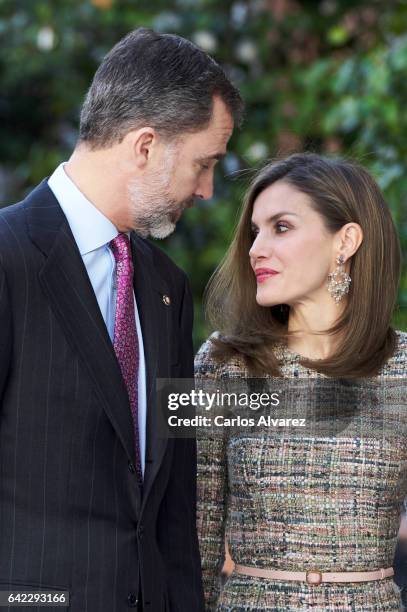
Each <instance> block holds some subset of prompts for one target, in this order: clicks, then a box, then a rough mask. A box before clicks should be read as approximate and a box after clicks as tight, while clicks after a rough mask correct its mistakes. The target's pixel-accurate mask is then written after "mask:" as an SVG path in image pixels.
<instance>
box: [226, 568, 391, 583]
mask: <svg viewBox="0 0 407 612" xmlns="http://www.w3.org/2000/svg"><path fill="white" fill-rule="evenodd" d="M234 571H235V572H236V573H237V574H243V575H246V576H254V577H255V578H268V579H269V580H298V581H301V582H306V583H307V584H312V585H315V586H318V584H321V582H368V581H369V580H383V579H384V578H390V577H391V576H393V575H394V571H393V568H392V567H388V568H387V569H378V570H373V571H371V572H320V571H319V570H314V569H313V570H308V571H307V572H290V571H287V570H269V569H262V568H260V567H249V566H247V565H235V569H234Z"/></svg>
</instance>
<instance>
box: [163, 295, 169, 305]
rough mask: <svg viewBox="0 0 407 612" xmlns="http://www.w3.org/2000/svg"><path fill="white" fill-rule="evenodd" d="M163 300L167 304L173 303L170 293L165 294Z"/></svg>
mask: <svg viewBox="0 0 407 612" xmlns="http://www.w3.org/2000/svg"><path fill="white" fill-rule="evenodd" d="M163 302H164V304H165V305H166V306H169V305H170V304H171V298H170V296H169V295H163Z"/></svg>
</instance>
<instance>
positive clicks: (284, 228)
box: [276, 223, 289, 234]
mask: <svg viewBox="0 0 407 612" xmlns="http://www.w3.org/2000/svg"><path fill="white" fill-rule="evenodd" d="M288 229H289V228H288V226H287V225H286V224H285V223H276V231H277V234H285V232H287V231H288Z"/></svg>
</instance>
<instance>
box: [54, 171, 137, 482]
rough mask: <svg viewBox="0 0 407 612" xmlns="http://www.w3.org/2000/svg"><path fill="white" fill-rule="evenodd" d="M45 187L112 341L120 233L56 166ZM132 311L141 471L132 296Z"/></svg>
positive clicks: (135, 306)
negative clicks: (59, 210)
mask: <svg viewBox="0 0 407 612" xmlns="http://www.w3.org/2000/svg"><path fill="white" fill-rule="evenodd" d="M48 186H49V188H50V189H51V190H52V192H53V193H54V195H55V197H56V199H57V200H58V202H59V204H60V206H61V208H62V210H63V212H64V214H65V216H66V218H67V220H68V223H69V226H70V228H71V231H72V234H73V237H74V238H75V242H76V244H77V245H78V249H79V251H80V254H81V256H82V259H83V263H84V264H85V268H86V271H87V273H88V275H89V279H90V282H91V284H92V287H93V290H94V292H95V295H96V299H97V302H98V304H99V308H100V311H101V313H102V316H103V319H104V321H105V323H106V327H107V330H108V332H109V336H110V339H111V340H112V342H113V335H114V320H115V314H116V288H115V283H114V280H115V275H116V261H115V258H114V256H113V253H112V251H111V250H110V248H109V242H110V241H111V240H113V238H116V236H117V235H118V234H119V232H118V230H117V228H116V227H115V226H114V225H113V223H112V222H111V221H109V219H108V218H107V217H105V215H104V214H102V213H101V212H100V210H98V209H97V208H96V207H95V206H94V205H93V204H92V203H91V202H90V201H89V200H88V199H87V198H86V197H85V196H84V195H83V193H82V192H81V191H79V189H78V187H77V186H76V185H75V183H74V182H73V181H72V180H71V179H70V178H69V176H68V175H67V174H66V172H65V170H64V164H61V165H60V166H58V168H57V169H56V170H55V172H54V173H53V174H52V176H51V177H50V178H49V180H48ZM134 310H135V316H136V328H137V336H138V344H139V353H140V359H139V371H138V426H139V438H140V439H139V445H140V456H141V457H140V458H141V469H142V472H143V474H144V469H145V451H146V418H147V404H146V365H145V359H144V348H143V336H142V333H141V326H140V318H139V314H138V310H137V303H136V298H135V297H134Z"/></svg>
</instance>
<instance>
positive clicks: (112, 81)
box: [0, 29, 242, 612]
mask: <svg viewBox="0 0 407 612" xmlns="http://www.w3.org/2000/svg"><path fill="white" fill-rule="evenodd" d="M241 110H242V103H241V99H240V96H239V94H238V92H237V91H236V89H235V88H234V87H233V86H232V85H231V83H230V82H229V81H228V79H227V78H226V76H225V74H224V73H223V71H222V70H221V69H220V67H219V66H218V65H217V64H216V63H215V62H214V61H213V60H212V59H211V58H210V57H208V56H207V55H206V54H205V53H204V52H203V51H201V50H199V49H198V48H197V47H195V46H194V45H192V44H191V43H190V42H188V41H186V40H184V39H182V38H180V37H178V36H173V35H166V34H157V33H154V32H152V31H150V30H146V29H138V30H136V31H134V32H132V33H130V34H129V35H128V36H126V37H125V38H124V39H123V40H121V41H120V42H119V43H118V44H117V45H116V46H115V47H114V48H113V49H112V50H111V52H110V53H109V54H108V55H107V56H106V57H105V59H104V61H103V62H102V64H101V66H100V67H99V69H98V70H97V72H96V74H95V77H94V80H93V83H92V85H91V87H90V89H89V92H88V94H87V97H86V100H85V102H84V105H83V109H82V113H81V124H80V135H79V141H78V144H77V147H76V148H75V150H74V152H73V155H72V157H71V159H70V160H69V161H68V163H66V164H65V165H61V166H60V167H59V168H57V170H56V171H55V172H54V174H53V175H52V176H51V178H50V179H49V180H48V181H47V180H44V181H43V182H42V183H41V184H40V185H39V186H38V187H37V188H36V189H35V190H34V191H33V192H32V193H30V194H29V195H28V197H27V198H26V199H25V200H24V201H23V202H21V203H19V204H16V205H14V206H11V207H8V208H6V209H3V210H2V211H1V212H0V329H1V332H0V334H1V335H0V400H1V404H0V466H1V475H0V504H1V514H0V517H1V519H0V525H1V533H0V590H9V591H10V590H12V591H13V593H16V592H18V591H19V590H20V591H21V590H23V591H34V592H37V593H38V592H41V593H45V594H47V596H51V595H52V596H54V595H55V596H57V597H60V596H64V597H65V595H66V594H67V593H69V598H70V607H69V610H72V611H74V612H85V611H87V612H114V611H117V612H121V611H124V610H126V609H128V608H138V609H139V610H145V611H147V612H148V611H151V612H164V611H166V612H195V611H200V610H202V609H203V598H202V586H201V576H200V560H199V553H198V546H197V538H196V533H195V467H196V466H195V461H196V459H195V445H194V443H193V442H192V441H191V440H168V441H165V440H162V439H160V438H159V437H158V433H157V423H156V411H155V402H154V398H155V380H156V378H157V377H163V378H167V377H192V376H193V368H192V356H193V355H192V342H191V327H192V302H191V296H190V291H189V287H188V283H187V280H186V278H185V275H184V274H183V273H182V272H181V271H180V270H179V269H178V268H177V267H176V266H175V265H174V264H173V263H172V262H171V260H170V259H169V258H168V257H167V256H166V255H164V254H163V253H162V252H161V250H159V249H158V248H157V247H155V246H153V245H152V244H150V243H149V242H147V241H146V240H145V238H146V237H147V236H153V237H157V238H163V237H165V236H167V235H168V234H169V233H170V232H172V231H173V229H174V228H175V224H176V222H177V220H178V219H179V217H180V216H181V214H182V211H183V210H184V209H185V208H186V207H188V206H190V205H192V203H193V201H194V199H196V198H202V199H207V198H210V197H211V196H212V188H213V171H214V166H215V164H216V161H217V160H218V159H219V158H220V157H221V156H223V155H224V154H225V152H226V145H227V142H228V140H229V137H230V135H231V133H232V129H233V126H234V124H236V123H237V122H238V121H239V120H240V115H241ZM64 594H65V595H64ZM17 601H18V600H17ZM48 601H49V599H48ZM52 601H56V600H55V599H53V600H52ZM51 609H55V610H60V609H61V608H60V607H56V606H55V608H54V607H52V608H51Z"/></svg>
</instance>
